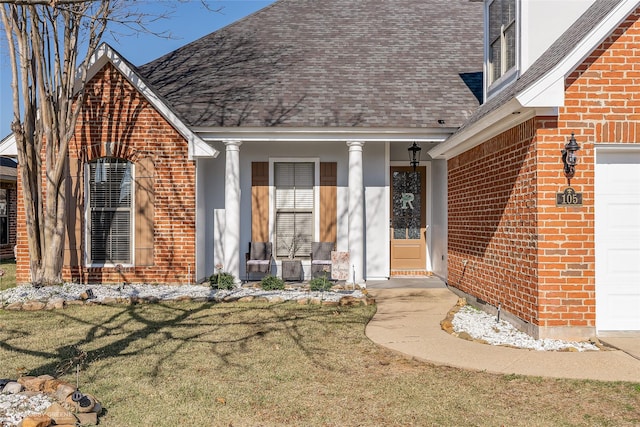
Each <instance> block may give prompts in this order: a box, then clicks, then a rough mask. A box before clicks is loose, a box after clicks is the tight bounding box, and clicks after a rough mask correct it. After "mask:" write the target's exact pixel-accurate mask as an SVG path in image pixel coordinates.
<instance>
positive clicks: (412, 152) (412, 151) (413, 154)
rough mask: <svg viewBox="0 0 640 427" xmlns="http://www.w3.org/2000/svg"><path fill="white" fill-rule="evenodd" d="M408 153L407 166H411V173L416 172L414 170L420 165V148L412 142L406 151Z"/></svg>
mask: <svg viewBox="0 0 640 427" xmlns="http://www.w3.org/2000/svg"><path fill="white" fill-rule="evenodd" d="M407 150H408V151H409V164H411V166H413V171H414V172H415V171H416V168H417V167H418V165H419V164H420V151H422V148H420V146H419V145H418V144H416V143H415V141H414V142H413V145H412V146H411V147H409V148H408V149H407Z"/></svg>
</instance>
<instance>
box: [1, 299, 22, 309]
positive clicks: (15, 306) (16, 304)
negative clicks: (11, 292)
mask: <svg viewBox="0 0 640 427" xmlns="http://www.w3.org/2000/svg"><path fill="white" fill-rule="evenodd" d="M4 309H5V310H12V311H20V310H22V303H21V302H19V301H17V302H12V303H11V304H9V305H7V306H6V307H5V308H4Z"/></svg>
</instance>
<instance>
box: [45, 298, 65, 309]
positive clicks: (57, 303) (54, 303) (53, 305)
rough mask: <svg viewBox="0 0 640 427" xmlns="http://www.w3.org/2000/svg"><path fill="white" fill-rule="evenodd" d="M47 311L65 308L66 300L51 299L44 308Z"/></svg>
mask: <svg viewBox="0 0 640 427" xmlns="http://www.w3.org/2000/svg"><path fill="white" fill-rule="evenodd" d="M44 308H45V310H60V309H62V308H64V299H63V298H51V299H50V300H49V301H48V302H47V305H46V306H45V307H44Z"/></svg>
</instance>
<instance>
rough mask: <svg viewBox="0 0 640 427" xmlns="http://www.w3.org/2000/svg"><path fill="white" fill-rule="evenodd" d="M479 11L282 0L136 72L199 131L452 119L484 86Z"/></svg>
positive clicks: (450, 4) (402, 0) (410, 2)
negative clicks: (237, 127)
mask: <svg viewBox="0 0 640 427" xmlns="http://www.w3.org/2000/svg"><path fill="white" fill-rule="evenodd" d="M482 16H483V5H482V2H478V1H477V0H476V1H472V0H393V1H389V0H322V1H317V0H280V1H277V2H276V3H273V4H272V5H270V6H268V7H266V8H264V9H262V10H260V11H258V12H256V13H254V14H252V15H250V16H248V17H246V18H244V19H242V20H240V21H237V22H236V23H234V24H231V25H230V26H228V27H225V28H223V29H221V30H219V31H217V32H214V33H212V34H209V35H207V36H205V37H203V38H201V39H199V40H196V41H194V42H193V43H190V44H188V45H186V46H184V47H182V48H180V49H178V50H176V51H174V52H171V53H169V54H167V55H165V56H163V57H161V58H159V59H157V60H155V61H152V62H150V63H148V64H146V65H143V66H141V67H139V72H140V74H141V76H143V77H144V78H145V79H146V80H147V81H148V82H149V83H150V84H151V85H152V86H153V87H154V88H155V89H156V90H157V92H158V93H159V94H160V95H161V96H162V97H163V99H165V100H166V102H167V103H168V104H170V105H171V106H172V108H173V109H174V111H175V112H176V113H177V114H178V116H179V117H180V118H181V120H182V121H184V122H185V123H187V124H188V125H190V126H193V127H195V128H200V129H201V128H207V127H218V126H243V127H256V126H257V127H264V126H287V127H350V126H356V127H404V128H437V127H440V126H442V125H443V124H444V125H445V126H447V127H458V126H460V125H461V124H462V123H463V122H464V121H465V120H466V119H467V118H468V117H469V116H470V114H471V113H472V112H473V111H474V110H475V109H477V108H478V106H479V98H480V94H481V93H482V86H481V85H482V80H481V78H480V75H481V71H482V52H483V50H482V31H483V28H482V25H483V17H482ZM438 120H443V121H444V123H439V122H438Z"/></svg>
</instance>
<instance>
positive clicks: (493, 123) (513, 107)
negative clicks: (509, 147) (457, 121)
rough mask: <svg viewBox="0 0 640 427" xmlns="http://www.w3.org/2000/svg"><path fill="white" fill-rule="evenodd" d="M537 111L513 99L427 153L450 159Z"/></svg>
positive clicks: (434, 156)
mask: <svg viewBox="0 0 640 427" xmlns="http://www.w3.org/2000/svg"><path fill="white" fill-rule="evenodd" d="M534 115H535V111H529V110H524V111H522V106H521V105H520V103H519V102H518V100H517V99H511V100H510V101H508V102H507V103H505V104H503V105H502V106H500V107H499V108H497V109H496V110H494V111H492V112H491V113H489V114H487V115H486V116H485V117H483V118H482V119H481V120H478V121H477V122H475V123H474V124H472V125H471V126H469V127H468V128H466V129H464V130H462V131H461V132H459V133H457V134H455V135H453V136H451V138H449V139H447V140H446V141H445V142H443V143H442V144H439V145H437V146H435V147H433V148H432V149H431V150H429V151H428V152H427V153H428V154H429V155H430V156H431V158H433V159H446V160H449V159H450V158H452V157H455V156H457V155H458V154H461V153H464V152H465V151H467V150H470V149H471V148H473V147H475V146H477V145H480V144H481V143H483V142H484V141H486V140H487V139H489V138H491V137H493V136H495V135H498V134H499V133H501V132H503V131H505V130H507V129H510V128H512V127H513V126H515V125H516V124H518V123H521V122H523V121H525V120H528V119H530V118H531V117H533V116H534Z"/></svg>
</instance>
